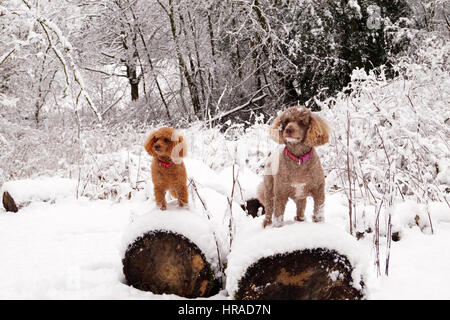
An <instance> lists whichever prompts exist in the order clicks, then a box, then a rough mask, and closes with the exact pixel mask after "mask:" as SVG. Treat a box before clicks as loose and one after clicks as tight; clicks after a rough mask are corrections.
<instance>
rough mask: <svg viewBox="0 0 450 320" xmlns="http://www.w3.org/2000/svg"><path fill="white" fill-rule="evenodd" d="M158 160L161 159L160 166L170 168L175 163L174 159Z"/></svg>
mask: <svg viewBox="0 0 450 320" xmlns="http://www.w3.org/2000/svg"><path fill="white" fill-rule="evenodd" d="M158 161H159V166H160V167H164V168H170V167H171V166H172V165H173V162H172V161H170V162H164V161H161V160H158Z"/></svg>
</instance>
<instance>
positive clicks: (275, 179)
mask: <svg viewBox="0 0 450 320" xmlns="http://www.w3.org/2000/svg"><path fill="white" fill-rule="evenodd" d="M329 132H330V129H329V127H328V125H327V123H326V122H325V121H324V120H323V119H321V118H320V117H318V116H317V115H313V114H312V112H311V111H310V110H308V109H306V108H305V107H291V108H289V109H287V110H286V111H284V112H283V113H282V114H280V115H279V116H278V117H277V118H276V119H275V120H274V121H273V123H272V126H271V128H270V136H271V138H272V139H273V140H274V141H275V142H277V143H279V144H281V145H286V147H287V150H288V151H289V153H290V154H292V155H295V156H297V157H300V156H303V155H308V154H309V155H310V158H309V160H308V161H306V162H304V163H302V164H301V165H299V164H298V163H297V162H296V161H293V160H292V159H291V158H290V157H289V156H288V155H287V154H286V153H285V151H284V149H280V150H278V151H277V152H273V153H272V154H271V155H270V156H269V158H268V160H267V162H266V165H265V173H264V174H265V175H264V181H263V182H262V183H261V184H260V185H259V188H258V198H259V201H260V202H261V203H262V204H263V205H264V208H265V211H266V217H265V220H264V224H263V226H264V227H266V226H268V225H270V224H272V215H274V216H275V218H274V220H275V222H274V224H275V225H281V224H282V222H283V215H284V210H285V208H286V203H287V201H288V199H289V198H291V199H292V200H294V202H295V203H296V206H297V216H296V218H295V220H297V221H304V220H305V217H304V212H305V206H306V197H308V196H311V197H312V198H313V199H314V214H313V220H314V221H315V222H320V221H323V220H324V216H323V205H324V202H325V177H324V174H323V170H322V166H321V164H320V160H319V157H318V155H317V153H316V151H315V150H314V148H313V147H315V146H320V145H323V144H325V143H327V142H328V139H329ZM310 152H311V153H310Z"/></svg>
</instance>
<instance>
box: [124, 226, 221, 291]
mask: <svg viewBox="0 0 450 320" xmlns="http://www.w3.org/2000/svg"><path fill="white" fill-rule="evenodd" d="M122 263H123V272H124V274H125V279H126V281H127V283H128V284H129V285H131V286H133V287H135V288H137V289H140V290H144V291H151V292H153V293H155V294H164V293H165V294H176V295H179V296H182V297H186V298H195V297H209V296H212V295H214V294H216V293H218V292H219V290H220V284H219V281H218V280H217V279H216V278H215V276H214V274H213V272H212V270H211V267H210V265H209V263H208V262H207V261H206V259H205V256H204V254H203V253H202V252H201V250H200V249H199V248H198V247H197V246H196V245H195V244H194V243H192V242H191V241H190V240H189V239H187V238H186V237H184V236H182V235H180V234H177V233H173V232H170V231H152V232H150V233H147V234H145V235H144V236H143V237H139V238H138V239H136V240H135V242H134V243H133V244H131V245H130V246H129V248H128V250H127V252H126V254H125V257H124V259H123V260H122Z"/></svg>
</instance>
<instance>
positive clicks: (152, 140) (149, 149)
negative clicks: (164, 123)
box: [144, 131, 156, 157]
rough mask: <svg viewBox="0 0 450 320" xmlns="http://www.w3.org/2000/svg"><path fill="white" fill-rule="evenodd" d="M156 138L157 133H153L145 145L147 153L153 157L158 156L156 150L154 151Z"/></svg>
mask: <svg viewBox="0 0 450 320" xmlns="http://www.w3.org/2000/svg"><path fill="white" fill-rule="evenodd" d="M155 136H156V131H153V132H152V133H151V134H150V136H149V137H148V138H147V140H146V141H145V143H144V148H145V151H147V153H148V154H149V155H151V156H152V157H155V156H156V154H155V150H154V149H153V145H154V144H155Z"/></svg>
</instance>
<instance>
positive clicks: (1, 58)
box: [0, 48, 16, 66]
mask: <svg viewBox="0 0 450 320" xmlns="http://www.w3.org/2000/svg"><path fill="white" fill-rule="evenodd" d="M14 51H16V49H15V48H14V49H12V50H11V51H10V52H9V53H7V54H5V55H3V56H2V57H0V66H1V65H2V64H3V62H5V61H6V59H8V57H9V56H10V55H11V54H12V53H13V52H14Z"/></svg>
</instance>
